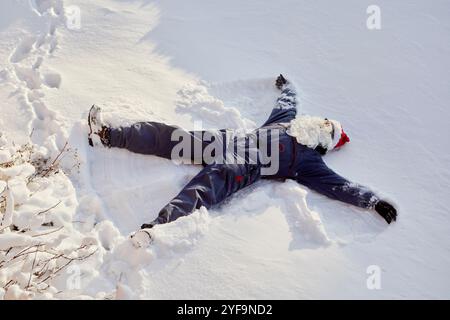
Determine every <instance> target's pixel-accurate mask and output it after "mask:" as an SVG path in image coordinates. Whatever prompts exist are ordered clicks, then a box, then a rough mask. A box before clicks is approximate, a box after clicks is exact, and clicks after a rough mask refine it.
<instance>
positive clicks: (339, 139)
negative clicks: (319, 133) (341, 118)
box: [330, 120, 350, 150]
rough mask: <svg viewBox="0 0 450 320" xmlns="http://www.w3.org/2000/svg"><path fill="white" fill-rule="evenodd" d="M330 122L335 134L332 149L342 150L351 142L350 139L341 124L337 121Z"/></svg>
mask: <svg viewBox="0 0 450 320" xmlns="http://www.w3.org/2000/svg"><path fill="white" fill-rule="evenodd" d="M330 122H331V124H332V125H333V133H334V136H333V142H332V145H331V149H332V150H333V149H337V148H340V147H342V146H343V145H344V144H346V143H347V142H350V138H349V137H348V136H347V134H346V133H345V132H344V129H343V128H342V126H341V124H340V123H339V122H338V121H336V120H330Z"/></svg>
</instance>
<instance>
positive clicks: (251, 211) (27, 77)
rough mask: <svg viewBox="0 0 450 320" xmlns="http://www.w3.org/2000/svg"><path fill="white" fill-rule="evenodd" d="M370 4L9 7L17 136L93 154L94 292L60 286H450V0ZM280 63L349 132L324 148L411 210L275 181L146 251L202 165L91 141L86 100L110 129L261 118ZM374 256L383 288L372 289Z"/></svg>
mask: <svg viewBox="0 0 450 320" xmlns="http://www.w3.org/2000/svg"><path fill="white" fill-rule="evenodd" d="M30 3H31V4H32V6H31V7H30ZM369 4H371V3H369V2H367V3H366V2H364V1H363V2H361V1H356V0H352V1H348V2H347V3H345V4H341V5H339V6H336V7H334V6H330V4H329V3H325V2H323V1H318V2H309V1H298V2H295V3H294V2H291V1H286V2H284V1H283V2H273V3H264V4H261V3H260V2H257V1H253V0H252V1H248V2H245V3H244V4H243V3H242V2H238V1H236V0H231V1H227V2H226V3H223V2H219V1H210V0H208V1H207V0H201V1H197V2H196V3H195V4H193V3H189V4H187V3H185V2H183V1H175V0H170V1H154V2H148V1H144V0H142V1H115V0H99V1H95V2H93V1H86V0H80V1H56V0H55V1H51V0H42V1H38V0H35V1H31V2H28V1H20V0H6V1H2V2H1V4H0V17H1V18H2V19H1V23H0V35H1V37H0V39H2V40H1V46H0V69H1V71H0V80H1V84H0V98H1V99H2V102H3V103H4V104H3V105H2V106H1V111H2V118H1V121H0V125H1V126H2V131H7V132H8V133H9V136H11V135H12V136H14V138H15V139H17V140H21V141H27V139H28V136H30V134H31V132H33V134H32V135H31V139H32V141H33V142H34V143H35V144H37V145H39V146H42V147H44V148H45V150H46V152H47V155H48V156H50V157H51V156H55V154H57V153H58V152H59V151H60V150H61V148H62V147H63V146H64V144H65V142H66V141H69V145H70V147H71V148H73V150H77V155H78V156H77V157H78V158H77V159H78V160H75V159H73V158H71V157H66V158H64V162H63V164H64V166H65V167H66V168H72V167H73V166H74V164H75V163H76V162H77V161H78V162H79V172H78V171H77V170H72V171H71V174H70V181H71V183H72V184H73V189H70V188H68V189H67V190H69V191H70V190H72V191H70V192H71V193H70V194H68V197H69V198H71V197H73V198H74V199H76V201H73V204H72V206H71V207H70V210H69V211H70V217H71V219H72V220H73V225H72V226H71V228H73V229H74V230H76V232H75V233H76V237H77V238H76V240H75V238H74V243H73V244H75V242H76V241H79V240H80V238H81V239H82V238H83V237H89V238H90V239H95V241H97V242H98V244H99V248H100V249H101V250H100V251H99V252H98V254H97V255H96V256H95V257H93V260H92V262H89V263H88V264H87V265H86V266H83V269H82V270H84V271H85V272H86V273H85V274H83V276H82V281H81V284H82V288H81V289H80V290H77V291H75V292H67V293H66V294H65V295H63V296H64V297H66V296H77V295H80V294H81V295H82V297H88V296H91V297H97V298H114V297H115V298H136V297H138V298H139V297H140V298H160V299H170V298H290V299H292V298H386V299H391V298H405V297H408V298H445V297H448V294H449V290H448V288H449V287H450V283H449V278H448V277H447V273H448V268H449V266H450V260H449V259H450V256H449V255H448V252H449V251H450V243H449V240H448V236H447V235H448V233H449V231H450V230H449V228H450V227H449V226H450V223H449V222H450V221H449V217H448V214H447V213H448V206H447V204H446V198H447V195H446V192H447V191H446V190H447V186H448V185H449V182H450V168H449V166H448V163H449V160H450V159H449V158H448V155H447V154H446V153H445V152H444V151H441V150H446V149H448V141H447V139H445V138H442V137H447V136H448V134H449V131H448V126H447V123H446V121H447V120H446V119H447V118H448V110H447V108H446V105H447V103H448V101H449V99H450V96H449V92H448V88H447V87H448V83H449V81H450V79H449V75H448V74H443V73H442V70H447V69H449V67H450V61H449V58H448V57H449V56H450V46H449V44H448V42H446V41H442V39H447V38H448V36H449V30H450V25H449V24H450V22H449V20H448V19H447V17H446V12H448V9H449V4H448V2H445V1H436V2H435V3H433V6H430V5H429V4H427V3H425V2H422V1H419V0H418V1H398V2H396V3H392V2H391V1H384V0H383V1H379V3H378V5H379V6H380V8H381V10H382V19H383V20H382V29H381V30H376V31H370V30H368V29H367V28H366V24H365V22H366V18H367V13H366V9H367V6H368V5H369ZM69 5H75V6H77V7H78V8H79V9H80V12H81V24H80V28H79V29H73V28H72V29H71V28H68V27H67V21H68V20H67V15H68V12H66V8H67V7H68V6H69ZM243 12H245V15H243ZM224 25H226V26H227V27H226V28H224ZM205 26H207V27H205ZM280 72H281V73H283V74H285V75H286V76H288V77H289V78H290V79H291V80H292V81H294V82H295V83H296V84H297V86H298V87H299V89H300V96H299V98H300V106H299V111H300V113H307V114H311V115H319V116H324V117H330V118H336V119H338V120H340V121H341V122H342V124H343V125H344V128H345V130H346V132H348V133H349V135H350V138H351V143H350V145H348V146H346V147H345V148H343V150H341V151H339V152H336V153H334V154H330V155H327V156H326V159H325V161H326V162H327V163H328V164H329V165H330V166H331V167H332V168H333V169H336V171H337V172H339V173H341V174H343V175H344V176H346V177H348V178H350V179H351V180H354V181H357V182H360V183H362V184H365V185H368V186H370V187H372V188H374V189H375V190H378V191H379V192H380V193H381V195H384V196H387V197H388V198H390V199H392V200H394V202H395V203H396V204H397V205H398V206H399V209H400V210H399V214H400V215H399V220H398V221H397V223H395V224H393V225H391V226H389V227H388V226H387V225H386V224H385V222H384V221H383V220H382V219H381V218H380V217H378V216H377V215H376V214H375V213H372V212H367V211H363V210H360V209H357V208H353V207H350V206H347V205H344V204H341V203H338V202H336V201H332V200H330V199H327V198H325V197H323V196H320V195H317V194H315V193H314V192H311V191H310V190H308V189H306V188H303V187H301V186H299V185H298V184H296V183H294V182H286V183H279V182H270V181H262V182H260V183H258V184H256V185H254V186H252V187H250V188H248V189H246V190H243V191H242V192H240V193H238V194H236V195H235V196H233V197H232V198H231V199H229V200H227V201H226V202H225V203H223V204H222V205H221V206H219V207H218V208H214V209H212V210H209V211H206V210H200V211H199V212H196V213H195V214H193V215H192V216H189V217H187V218H182V219H179V220H178V221H176V222H175V223H173V224H170V225H166V226H161V227H160V228H157V229H155V232H157V239H158V241H156V243H155V245H154V246H153V247H151V248H150V249H140V250H133V248H131V247H130V243H129V242H128V241H127V236H128V235H129V233H130V232H132V231H133V230H135V229H136V228H138V227H139V226H140V225H141V224H142V223H143V222H148V221H149V220H152V219H153V218H154V217H155V216H156V215H157V213H158V211H159V209H160V208H161V207H162V206H163V205H164V204H165V203H166V202H167V201H169V200H170V199H171V197H172V196H174V195H175V194H176V193H177V192H178V191H179V190H180V188H181V187H182V186H183V185H184V184H185V183H186V182H187V181H188V180H189V179H190V178H191V177H192V176H194V175H195V174H196V173H197V172H198V170H199V168H198V167H196V166H186V165H185V166H176V165H174V164H173V163H172V162H170V161H168V160H164V159H158V158H156V157H152V156H142V155H136V154H131V153H129V152H127V151H125V150H116V149H104V148H90V147H89V146H88V143H87V139H86V134H87V125H86V115H87V111H88V109H89V107H90V106H91V105H92V104H93V103H97V104H99V105H101V106H102V107H103V109H104V111H105V117H106V120H107V121H108V122H110V123H111V124H114V125H120V124H130V123H132V122H134V121H142V120H153V121H163V122H168V123H171V124H176V125H180V126H182V127H184V128H186V129H192V128H193V126H194V122H195V121H199V120H201V121H202V122H203V125H204V126H205V127H207V128H208V127H214V128H215V127H232V128H233V127H235V128H237V127H245V128H249V129H251V128H255V127H256V126H258V125H260V124H261V123H262V122H263V121H264V120H265V119H266V118H267V116H268V114H269V111H270V110H271V108H272V106H273V103H274V99H275V94H276V91H275V89H274V88H273V87H272V84H273V81H274V78H275V76H276V75H278V74H279V73H280ZM272 77H273V78H272ZM24 128H26V130H25V129H24ZM25 131H26V132H25ZM74 162H75V163H74ZM61 179H65V180H64V181H68V180H67V177H66V178H61ZM47 200H49V202H48V203H44V204H43V206H50V205H52V204H53V203H50V199H47ZM51 200H55V199H53V198H52V199H51ZM75 233H74V234H75ZM371 265H375V266H378V267H379V268H380V270H381V285H382V287H381V288H382V289H381V290H369V289H368V287H367V278H368V277H369V275H368V274H367V270H368V267H369V266H371ZM89 270H91V271H93V272H88V271H89ZM67 276H70V274H65V275H63V277H62V278H61V279H60V281H59V283H58V285H59V286H60V287H59V288H64V281H65V280H66V278H67ZM55 285H56V284H55ZM55 297H58V296H55ZM60 297H61V296H60Z"/></svg>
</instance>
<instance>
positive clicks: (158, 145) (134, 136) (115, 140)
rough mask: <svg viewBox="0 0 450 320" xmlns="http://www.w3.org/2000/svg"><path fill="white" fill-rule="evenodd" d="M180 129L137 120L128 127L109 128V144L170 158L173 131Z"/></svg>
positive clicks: (174, 142)
mask: <svg viewBox="0 0 450 320" xmlns="http://www.w3.org/2000/svg"><path fill="white" fill-rule="evenodd" d="M175 130H181V129H180V128H178V127H175V126H169V125H167V124H164V123H159V122H138V123H135V124H133V125H131V126H129V127H119V128H111V129H110V146H111V147H116V148H125V149H127V150H130V151H132V152H135V153H142V154H151V155H157V156H160V157H163V158H167V159H170V155H171V151H172V148H173V146H174V145H175V144H176V143H177V142H176V141H171V136H172V133H173V131H175Z"/></svg>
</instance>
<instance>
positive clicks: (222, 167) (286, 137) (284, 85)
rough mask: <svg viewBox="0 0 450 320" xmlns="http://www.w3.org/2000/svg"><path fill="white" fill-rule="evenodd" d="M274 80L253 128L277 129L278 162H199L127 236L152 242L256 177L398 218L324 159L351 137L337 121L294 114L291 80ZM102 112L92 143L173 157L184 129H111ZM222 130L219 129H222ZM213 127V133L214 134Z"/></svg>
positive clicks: (146, 125) (150, 125) (94, 112)
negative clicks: (160, 231)
mask: <svg viewBox="0 0 450 320" xmlns="http://www.w3.org/2000/svg"><path fill="white" fill-rule="evenodd" d="M275 85H276V87H277V88H278V89H279V90H280V91H281V95H280V96H279V97H278V99H277V103H276V106H275V108H274V109H273V110H272V113H271V114H270V116H269V119H268V120H267V121H266V122H265V123H264V124H263V125H262V126H261V127H260V128H259V129H256V130H255V131H254V132H253V137H254V136H255V134H256V136H257V139H259V136H258V133H259V132H260V131H261V130H263V129H267V130H276V131H277V134H278V135H277V137H278V138H277V143H278V144H279V148H278V152H279V154H278V161H279V164H278V170H277V171H276V173H275V174H271V175H264V174H262V168H263V167H264V165H263V164H262V163H260V162H259V161H256V162H255V161H253V162H252V161H248V159H247V158H246V161H244V163H241V164H237V163H226V162H225V163H223V162H220V163H215V162H213V163H211V164H206V163H203V165H204V168H203V169H202V170H201V171H200V172H199V173H198V174H197V175H196V176H195V177H194V178H193V179H192V180H191V181H190V182H189V183H188V184H187V185H186V186H185V187H184V188H183V189H182V190H181V192H180V193H179V194H178V195H177V196H176V197H175V198H173V199H172V200H171V201H170V202H169V203H168V204H167V205H166V206H165V207H164V208H162V209H161V211H160V212H159V215H158V217H157V218H156V219H155V220H153V221H152V222H150V223H145V224H143V225H142V226H141V230H139V231H138V232H136V233H135V234H134V235H132V236H131V238H132V241H133V244H134V245H135V246H137V247H141V246H146V245H147V244H149V243H150V242H151V240H152V233H151V231H150V230H151V228H153V227H154V226H155V225H158V224H164V223H168V222H172V221H174V220H176V219H178V218H180V217H183V216H187V215H189V214H191V213H192V212H193V211H194V210H195V209H199V208H200V207H201V206H204V207H206V208H210V207H212V206H214V205H217V204H219V203H221V202H222V201H223V200H225V199H226V198H227V197H229V196H231V195H232V194H234V193H235V192H237V191H239V190H241V189H243V188H245V187H247V186H249V185H251V184H253V183H254V182H256V181H258V180H259V179H280V178H282V179H293V180H295V181H297V182H298V183H300V184H302V185H304V186H307V187H308V188H310V189H312V190H315V191H317V192H319V193H321V194H323V195H325V196H328V197H330V198H332V199H335V200H339V201H342V202H345V203H348V204H352V205H355V206H358V207H360V208H364V209H374V210H375V211H376V212H377V213H378V214H380V215H381V216H382V217H383V218H384V219H385V220H386V222H387V223H388V224H389V223H391V222H392V221H395V220H396V218H397V211H396V209H395V208H394V207H393V206H392V205H391V204H390V203H388V202H387V201H385V200H382V199H380V198H379V197H378V196H377V195H375V193H374V192H372V191H371V190H369V189H368V188H366V187H363V186H361V185H358V184H356V183H352V182H350V181H348V180H347V179H345V178H343V177H342V176H340V175H338V174H337V173H335V172H334V171H333V170H331V169H330V168H329V167H327V165H326V164H325V162H324V161H323V160H322V156H323V155H325V154H326V153H327V152H329V151H332V150H336V149H338V148H340V147H342V146H343V145H344V144H345V143H347V142H349V141H350V140H349V138H348V136H347V134H346V133H345V132H344V130H343V129H342V126H341V124H340V123H339V122H338V121H336V120H328V119H326V118H325V119H324V118H319V117H309V116H297V100H296V92H295V89H294V88H293V86H292V84H291V83H290V82H288V81H287V80H286V79H285V78H284V77H283V76H282V75H280V76H279V77H278V78H277V79H276V82H275ZM100 112H101V110H100V108H99V107H97V106H95V105H94V106H92V108H91V110H90V112H89V117H88V124H89V127H90V133H89V143H90V145H91V146H93V145H103V146H106V147H109V148H110V147H117V148H125V149H128V150H130V151H132V152H136V153H141V154H149V155H156V156H159V157H163V158H167V159H171V154H172V148H173V147H174V146H175V145H176V144H177V141H172V139H171V136H172V133H173V132H174V131H175V130H182V129H180V128H178V127H175V126H170V125H167V124H164V123H158V122H139V123H135V124H133V125H131V126H129V127H119V128H112V127H109V126H107V125H106V124H105V123H104V122H103V121H102V119H101V114H100ZM225 131H226V130H219V131H217V132H219V134H220V133H223V132H225ZM183 132H186V133H187V134H188V135H189V136H190V137H192V138H193V139H194V136H195V134H196V132H194V131H190V132H187V131H183ZM217 132H215V133H214V134H215V135H216V137H217ZM197 133H198V132H197ZM201 133H202V134H204V133H205V132H201ZM250 136H251V134H249V135H248V136H247V137H246V138H248V137H250ZM94 142H95V143H94ZM258 142H260V141H258ZM201 143H202V148H203V149H205V148H206V147H207V146H208V145H209V144H210V143H211V141H206V140H204V141H202V142H201ZM233 150H234V149H233ZM185 156H186V157H188V158H190V159H192V160H193V159H194V158H195V157H196V156H195V155H193V154H190V155H185ZM286 201H289V199H286Z"/></svg>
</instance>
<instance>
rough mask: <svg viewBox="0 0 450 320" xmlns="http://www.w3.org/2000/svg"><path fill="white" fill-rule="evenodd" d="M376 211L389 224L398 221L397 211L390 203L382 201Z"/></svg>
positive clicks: (377, 205)
mask: <svg viewBox="0 0 450 320" xmlns="http://www.w3.org/2000/svg"><path fill="white" fill-rule="evenodd" d="M375 211H376V212H378V213H379V215H380V216H382V217H383V218H384V220H386V222H387V223H388V224H390V223H391V222H392V221H395V220H397V210H396V209H395V208H394V207H393V206H392V205H391V204H390V203H388V202H386V201H384V200H380V201H378V202H377V204H376V205H375Z"/></svg>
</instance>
